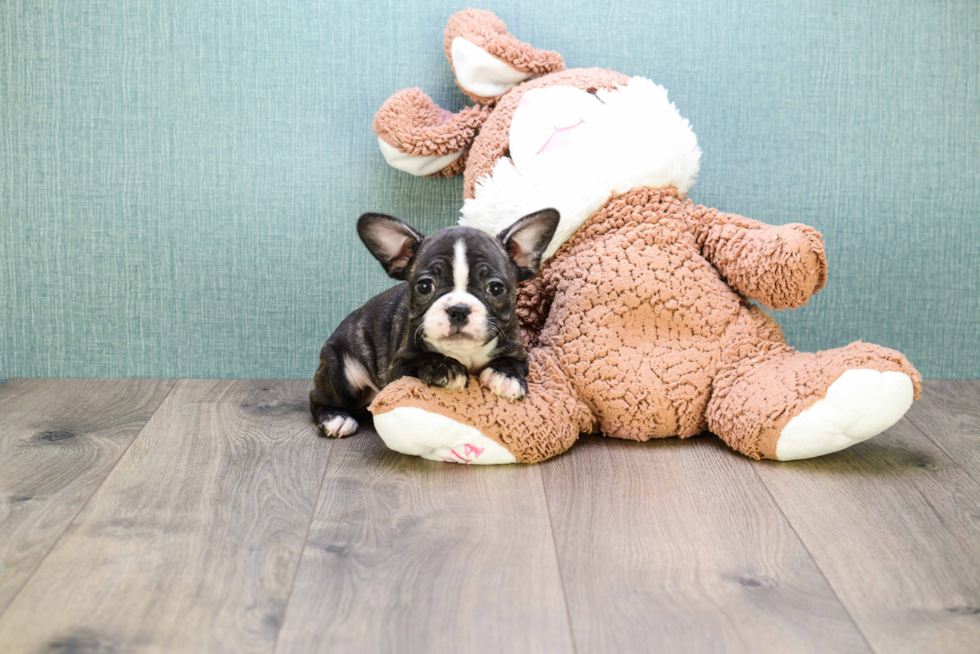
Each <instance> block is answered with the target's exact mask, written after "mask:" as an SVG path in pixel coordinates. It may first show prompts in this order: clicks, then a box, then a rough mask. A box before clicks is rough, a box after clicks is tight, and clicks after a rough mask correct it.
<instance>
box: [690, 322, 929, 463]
mask: <svg viewBox="0 0 980 654" xmlns="http://www.w3.org/2000/svg"><path fill="white" fill-rule="evenodd" d="M735 344H736V345H737V346H738V348H737V349H734V350H733V353H734V352H738V353H739V354H741V355H742V356H741V357H739V358H735V357H731V359H730V361H731V362H732V365H731V366H730V367H729V368H728V369H727V370H724V371H723V374H721V375H718V376H716V377H715V380H714V382H715V383H714V388H713V391H712V397H711V400H710V401H709V402H708V410H707V412H706V413H705V417H706V418H707V421H708V428H709V429H711V431H712V432H714V433H715V434H717V435H718V436H719V437H720V438H721V439H722V440H724V441H725V442H726V443H728V444H729V445H730V446H731V447H732V448H734V449H736V450H738V451H739V452H742V453H743V454H745V455H746V456H750V457H752V458H753V459H776V460H779V461H792V460H795V459H809V458H812V457H815V456H821V455H823V454H830V453H831V452H837V451H839V450H842V449H844V448H846V447H850V446H851V445H854V444H855V443H860V442H861V441H864V440H867V439H869V438H871V437H872V436H875V435H877V434H880V433H881V432H883V431H885V430H886V429H888V428H889V427H891V426H892V425H894V424H895V423H896V422H898V420H899V419H900V418H901V417H902V416H903V415H904V414H905V412H906V411H907V410H908V408H909V406H911V404H912V400H913V399H915V397H917V396H918V393H919V382H920V380H921V377H920V376H919V373H918V372H917V371H916V369H915V368H913V367H912V364H910V363H909V361H908V359H906V358H905V357H904V356H902V355H901V354H900V353H898V352H896V351H894V350H889V349H887V348H884V347H881V346H879V345H873V344H871V343H861V342H860V341H858V342H855V343H851V344H850V345H848V346H846V347H841V348H837V349H836V350H825V351H823V352H814V353H809V352H795V351H793V350H790V349H788V348H785V347H782V348H775V349H776V351H775V353H774V354H772V355H770V356H768V357H766V356H765V354H764V353H763V354H762V355H759V354H754V353H753V350H752V348H751V347H750V346H751V345H752V342H751V340H750V339H742V341H740V342H739V341H736V342H735ZM780 349H782V351H779V350H780Z"/></svg>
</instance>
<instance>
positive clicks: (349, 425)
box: [320, 416, 357, 438]
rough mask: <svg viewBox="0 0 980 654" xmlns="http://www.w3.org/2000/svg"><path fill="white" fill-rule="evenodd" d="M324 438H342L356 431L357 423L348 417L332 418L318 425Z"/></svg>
mask: <svg viewBox="0 0 980 654" xmlns="http://www.w3.org/2000/svg"><path fill="white" fill-rule="evenodd" d="M320 429H322V430H323V435H324V436H329V437H330V438H343V437H344V436H350V435H351V434H353V433H354V432H355V431H357V421H356V420H354V419H353V418H351V417H350V416H334V417H333V418H330V419H329V420H327V421H326V422H324V423H323V424H321V425H320Z"/></svg>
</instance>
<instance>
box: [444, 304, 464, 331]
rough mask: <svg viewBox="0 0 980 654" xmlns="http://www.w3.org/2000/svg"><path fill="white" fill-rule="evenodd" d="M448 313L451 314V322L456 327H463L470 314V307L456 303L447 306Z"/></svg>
mask: <svg viewBox="0 0 980 654" xmlns="http://www.w3.org/2000/svg"><path fill="white" fill-rule="evenodd" d="M446 315H447V316H449V322H451V323H452V324H453V325H454V326H455V327H462V326H463V325H465V324H466V318H467V317H468V316H469V315H470V308H469V306H467V305H465V304H454V305H453V306H451V307H446Z"/></svg>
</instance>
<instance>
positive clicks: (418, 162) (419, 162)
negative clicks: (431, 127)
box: [378, 136, 463, 177]
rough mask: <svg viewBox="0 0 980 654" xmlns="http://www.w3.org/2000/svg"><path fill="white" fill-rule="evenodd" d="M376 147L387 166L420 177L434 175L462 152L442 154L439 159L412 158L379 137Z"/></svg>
mask: <svg viewBox="0 0 980 654" xmlns="http://www.w3.org/2000/svg"><path fill="white" fill-rule="evenodd" d="M378 146H379V147H380V148H381V154H383V155H384V158H385V161H387V162H388V165H389V166H391V167H392V168H397V169H398V170H401V171H404V172H406V173H409V174H410V175H418V176H420V177H421V176H424V175H434V174H436V173H437V172H439V171H440V170H442V169H443V168H445V167H446V166H448V165H449V164H451V163H452V162H454V161H456V160H457V159H459V156H460V155H461V154H463V151H462V150H460V151H459V152H451V153H449V154H444V155H443V156H441V157H413V156H412V155H410V154H405V153H404V152H402V151H401V150H398V149H396V148H395V147H393V146H391V145H389V144H388V143H386V142H385V140H384V139H382V138H381V137H380V136H379V137H378Z"/></svg>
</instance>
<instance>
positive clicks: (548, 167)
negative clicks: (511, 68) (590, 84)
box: [510, 86, 605, 179]
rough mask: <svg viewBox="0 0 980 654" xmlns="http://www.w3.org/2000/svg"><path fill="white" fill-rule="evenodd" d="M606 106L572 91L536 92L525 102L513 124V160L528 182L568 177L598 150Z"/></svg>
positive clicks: (549, 89)
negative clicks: (584, 158)
mask: <svg viewBox="0 0 980 654" xmlns="http://www.w3.org/2000/svg"><path fill="white" fill-rule="evenodd" d="M604 109H605V105H604V104H602V102H600V101H599V98H597V97H596V96H595V95H594V94H592V93H588V92H586V91H583V90H582V89H577V88H573V87H571V86H551V87H545V88H540V89H532V90H531V91H528V92H527V93H525V94H524V95H523V96H522V97H521V101H520V104H518V106H517V111H516V112H514V118H513V120H512V122H511V125H510V158H511V160H512V161H513V162H514V165H515V166H516V167H517V170H518V171H520V173H521V175H522V176H524V177H526V178H529V179H545V178H547V177H551V176H555V175H559V174H568V173H570V172H572V171H573V170H574V169H575V167H576V166H577V165H580V164H581V163H582V162H581V161H580V159H581V157H582V156H583V154H584V153H585V152H589V151H595V150H596V147H597V145H598V142H597V140H598V138H599V137H600V135H601V133H602V131H603V129H602V126H603V120H602V119H603V118H604V116H603V114H604V111H603V110H604Z"/></svg>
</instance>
